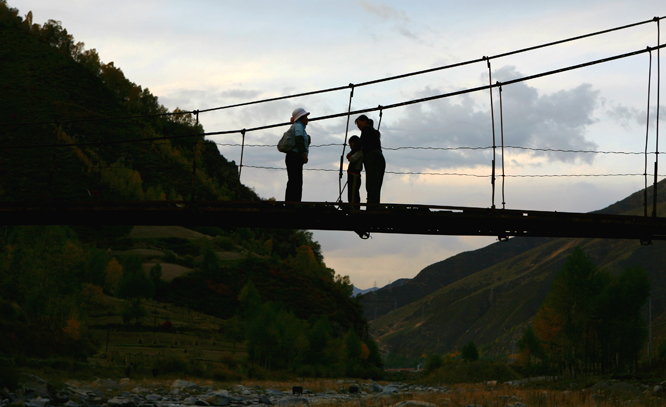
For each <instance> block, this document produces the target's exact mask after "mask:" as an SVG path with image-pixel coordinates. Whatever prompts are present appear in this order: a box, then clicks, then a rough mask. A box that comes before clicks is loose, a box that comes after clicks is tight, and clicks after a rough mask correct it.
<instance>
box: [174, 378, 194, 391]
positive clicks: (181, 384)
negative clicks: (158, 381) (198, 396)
mask: <svg viewBox="0 0 666 407" xmlns="http://www.w3.org/2000/svg"><path fill="white" fill-rule="evenodd" d="M171 388H172V389H199V385H198V384H196V383H193V382H188V381H187V380H180V379H178V380H174V382H173V383H171Z"/></svg>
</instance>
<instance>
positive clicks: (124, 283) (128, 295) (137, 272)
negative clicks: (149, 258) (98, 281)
mask: <svg viewBox="0 0 666 407" xmlns="http://www.w3.org/2000/svg"><path fill="white" fill-rule="evenodd" d="M116 294H117V295H118V297H120V298H124V299H125V300H126V306H125V309H124V311H123V322H125V323H129V322H130V321H131V320H134V321H135V322H136V324H137V325H139V324H140V323H141V318H143V317H144V316H145V315H146V311H145V310H144V308H143V306H142V305H141V299H142V298H151V297H152V296H153V295H154V294H155V285H154V284H153V282H152V281H151V279H150V278H149V277H148V275H147V274H146V272H145V270H144V269H143V263H142V262H141V259H140V258H139V257H136V256H132V257H130V258H129V259H127V261H126V262H125V272H124V273H123V279H122V280H121V282H120V284H119V285H118V290H117V292H116Z"/></svg>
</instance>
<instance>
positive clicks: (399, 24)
mask: <svg viewBox="0 0 666 407" xmlns="http://www.w3.org/2000/svg"><path fill="white" fill-rule="evenodd" d="M359 4H360V5H361V7H362V8H363V10H365V11H366V12H368V13H369V14H372V15H374V16H377V17H380V18H381V19H383V20H385V21H392V22H394V23H395V29H396V31H397V32H398V33H400V34H401V35H403V36H405V37H407V38H411V39H414V40H419V38H418V36H417V35H416V34H415V33H414V32H412V30H410V29H409V28H408V25H409V23H410V21H409V18H408V17H407V13H405V12H404V11H403V10H398V9H395V8H393V7H390V6H387V5H385V4H375V3H371V2H369V1H367V0H361V1H360V2H359Z"/></svg>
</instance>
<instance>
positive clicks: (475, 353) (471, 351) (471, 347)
mask: <svg viewBox="0 0 666 407" xmlns="http://www.w3.org/2000/svg"><path fill="white" fill-rule="evenodd" d="M461 357H462V359H463V360H466V361H468V362H474V361H475V360H479V350H478V349H477V348H476V345H475V344H474V342H472V341H469V342H468V343H467V345H465V346H463V348H462V354H461Z"/></svg>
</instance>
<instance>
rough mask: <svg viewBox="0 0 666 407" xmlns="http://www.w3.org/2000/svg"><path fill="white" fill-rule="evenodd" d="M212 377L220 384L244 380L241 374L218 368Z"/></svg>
mask: <svg viewBox="0 0 666 407" xmlns="http://www.w3.org/2000/svg"><path fill="white" fill-rule="evenodd" d="M212 376H213V379H215V380H217V381H219V382H231V381H240V380H241V379H242V377H241V375H240V374H238V373H236V372H234V371H232V370H230V369H228V368H226V367H218V368H217V369H215V370H213V374H212Z"/></svg>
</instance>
